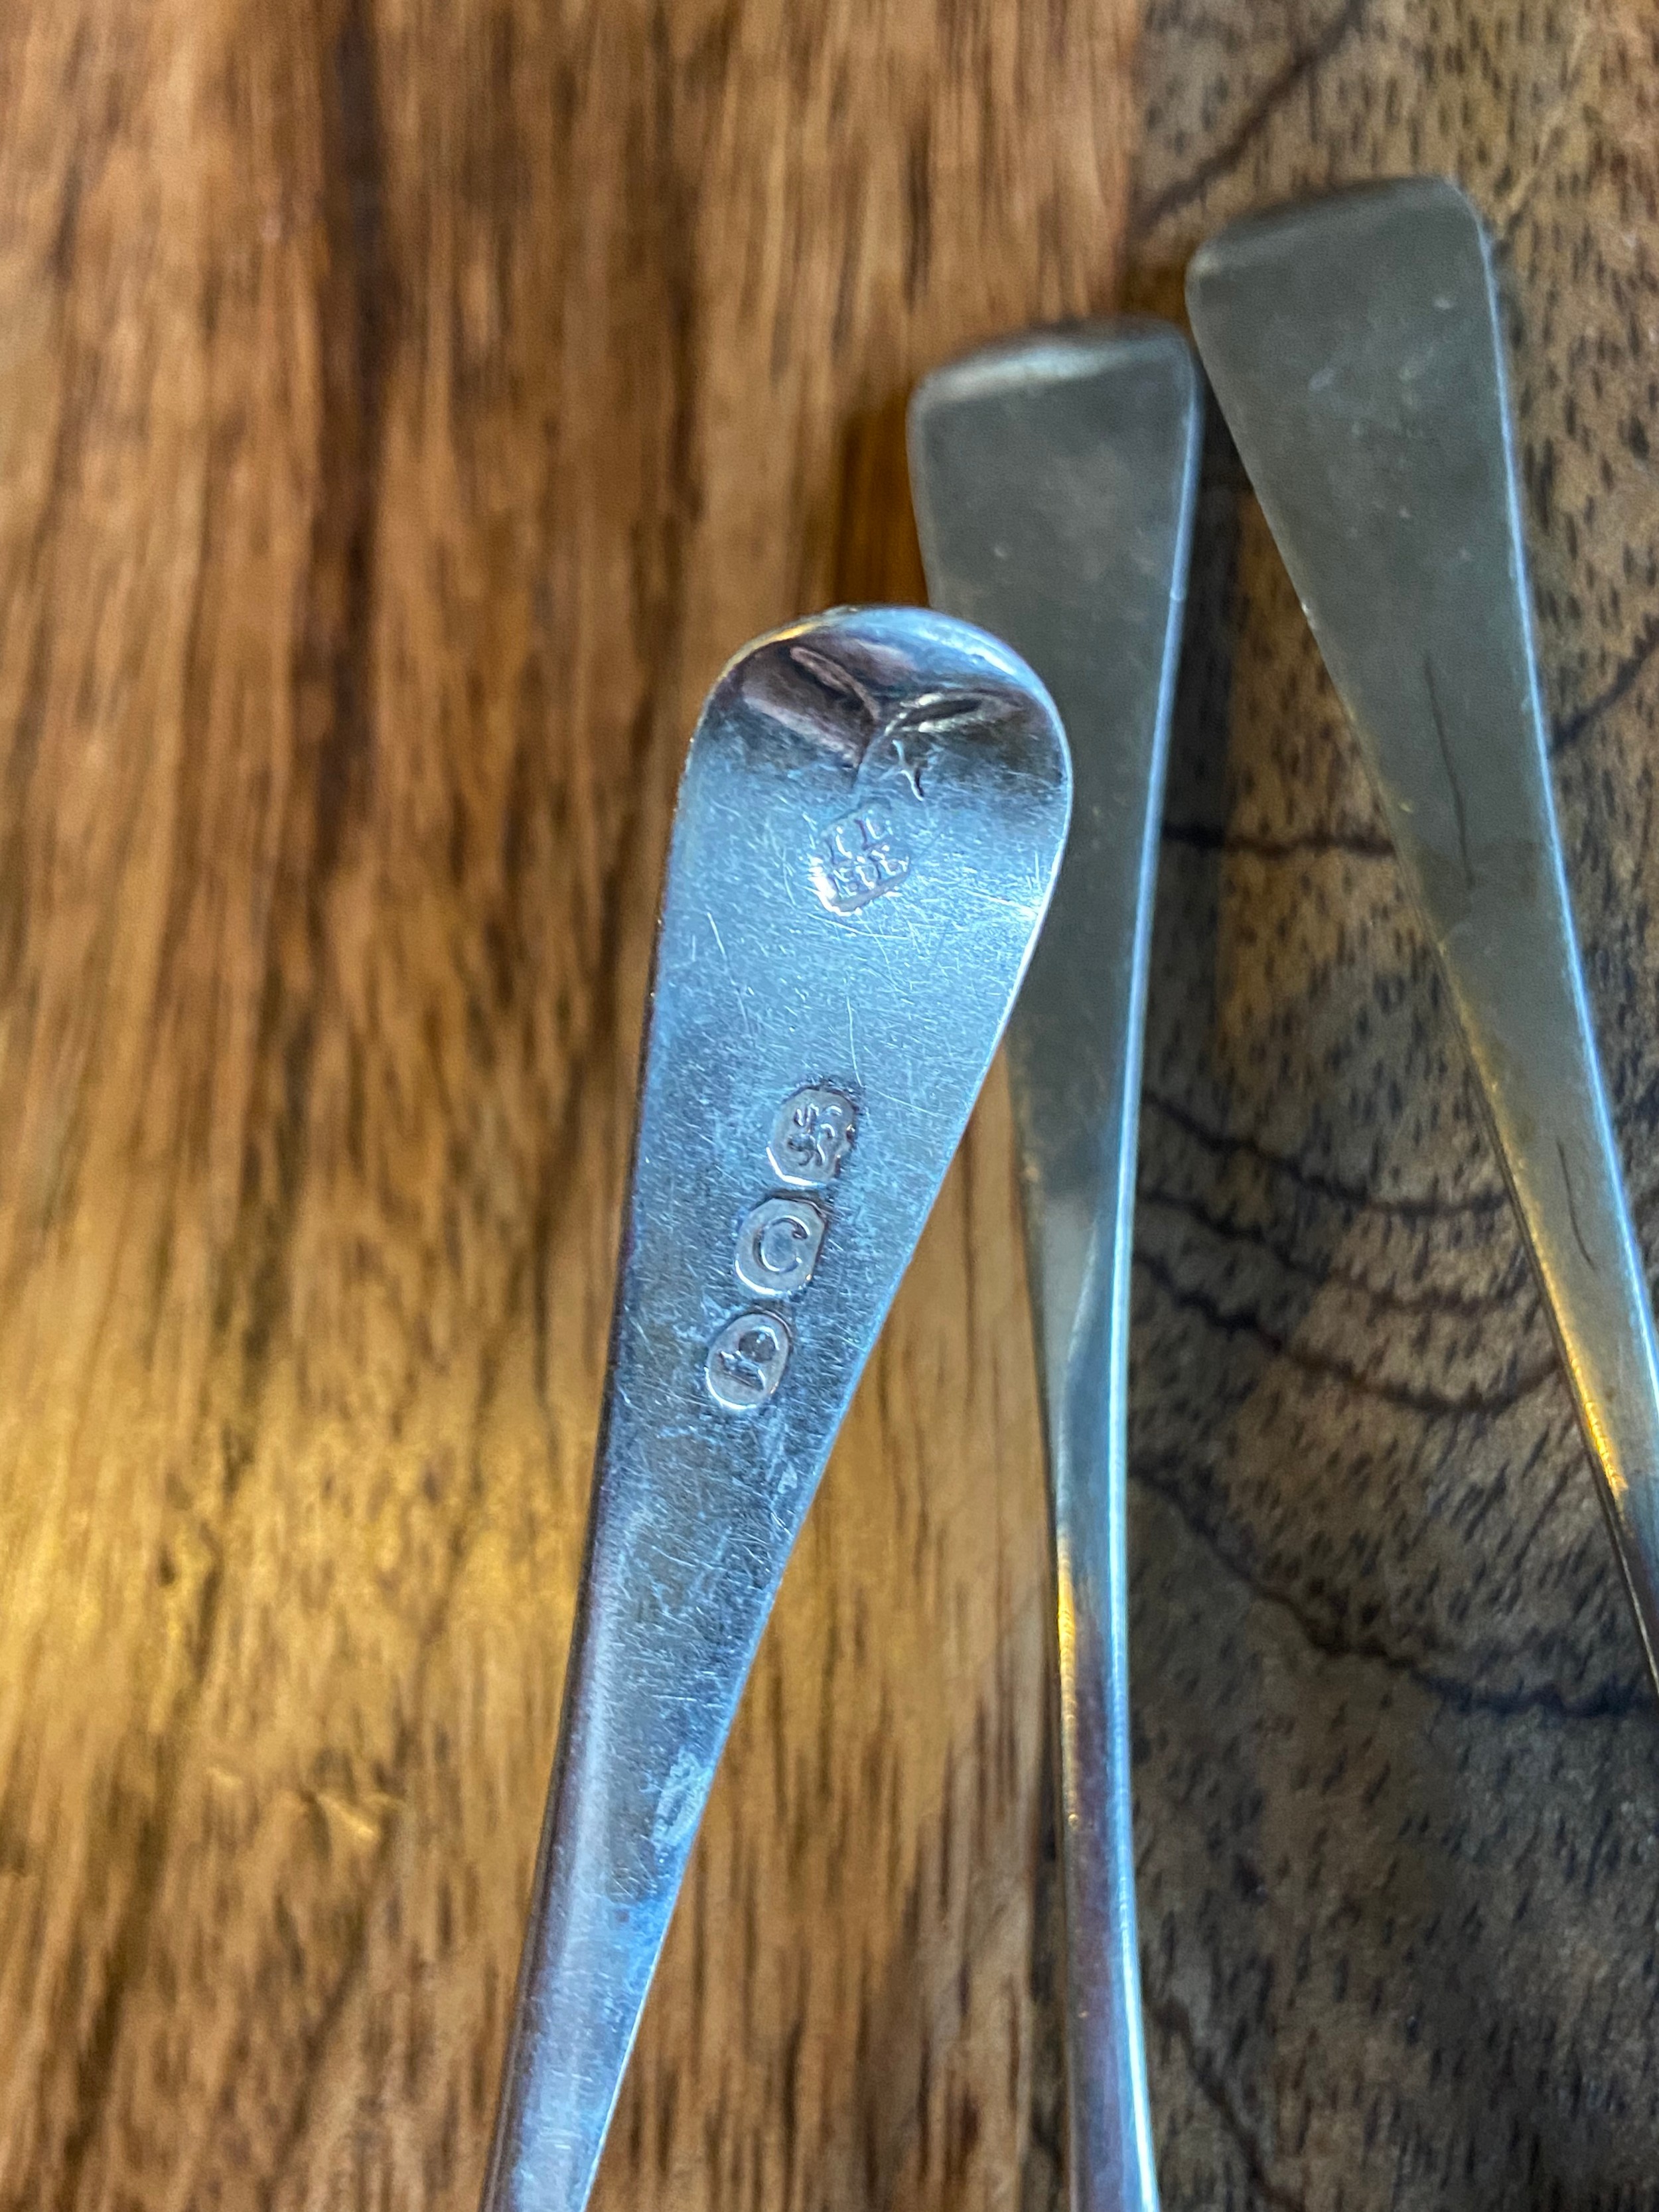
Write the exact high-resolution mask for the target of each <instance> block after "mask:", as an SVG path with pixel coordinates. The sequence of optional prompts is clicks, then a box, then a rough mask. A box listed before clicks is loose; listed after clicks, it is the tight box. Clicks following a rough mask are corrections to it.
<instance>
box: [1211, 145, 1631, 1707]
mask: <svg viewBox="0 0 1659 2212" xmlns="http://www.w3.org/2000/svg"><path fill="white" fill-rule="evenodd" d="M1187 291H1188V307H1189V308H1190V311H1191V314H1192V321H1193V329H1194V335H1195V336H1196V337H1197V340H1198V345H1199V350H1200V354H1201V355H1202V356H1203V360H1204V365H1205V367H1206V369H1207V370H1208V371H1209V374H1210V380H1211V382H1212V384H1213V386H1214V387H1215V392H1216V396H1217V398H1218V400H1219V401H1220V404H1221V408H1222V411H1223V413H1224V414H1225V416H1226V419H1227V422H1228V426H1229V428H1231V431H1232V434H1233V436H1234V439H1235V441H1237V446H1238V449H1239V452H1240V454H1241V455H1242V456H1243V461H1244V465H1245V467H1246V469H1247V470H1248V471H1249V475H1250V477H1251V480H1252V482H1253V483H1254V485H1255V490H1256V495H1257V496H1258V498H1259V499H1260V500H1261V507H1262V510H1263V512H1264V513H1265V514H1266V516H1267V521H1268V524H1269V526H1270V527H1271V528H1272V530H1273V536H1274V538H1276V539H1277V540H1278V543H1279V550H1280V552H1281V553H1282V554H1283V556H1284V558H1285V566H1286V567H1287V568H1288V569H1289V570H1290V573H1291V579H1292V580H1293V581H1294V583H1295V585H1296V588H1297V592H1298V594H1299V595H1300V597H1301V599H1302V603H1303V605H1304V607H1305V609H1306V610H1307V613H1308V618H1309V620H1310V623H1312V625H1313V629H1314V633H1315V635H1316V637H1317V638H1318V641H1319V644H1320V648H1321V650H1322V653H1323V654H1324V656H1325V660H1326V663H1327V665H1328V667H1329V669H1330V671H1331V674H1332V677H1333V678H1334V681H1335V684H1336V687H1337V690H1338V691H1339V692H1340V695H1341V697H1342V702H1343V705H1344V706H1345V708H1346V710H1347V713H1348V715H1349V718H1350V720H1352V724H1353V727H1354V730H1355V732H1356V733H1357V735H1358V739H1359V743H1360V744H1361V746H1362V748H1363V749H1364V754H1365V757H1366V758H1367V760H1368V762H1369V763H1370V768H1371V770H1372V773H1373V774H1374V775H1375V777H1376V782H1377V786H1378V787H1379V789H1380V791H1381V793H1382V797H1383V805H1384V808H1385V810H1386V811H1387V815H1388V819H1389V828H1390V829H1391V831H1392V833H1393V836H1394V842H1395V848H1396V849H1397V850H1398V853H1399V855H1400V862H1401V869H1402V872H1403V873H1404V875H1405V878H1406V880H1407V884H1408V885H1409V886H1410V889H1411V891H1412V895H1413V898H1414V900H1415V902H1416V904H1417V907H1418V910H1419V913H1420V914H1421V915H1422V917H1423V921H1424V925H1425V928H1426V929H1427V931H1428V933H1429V937H1430V939H1431V942H1432V944H1433V945H1434V949H1435V951H1436V953H1437V956H1438V957H1439V961H1440V965H1441V969H1442V972H1443V975H1444V977H1445V981H1446V986H1447V989H1448V991H1449V994H1450V997H1451V1001H1452V1005H1453V1006H1454V1008H1455V1012H1456V1015H1457V1019H1458V1022H1459V1024H1460V1026H1461V1028H1462V1033H1463V1036H1464V1038H1465V1041H1466V1042H1467V1043H1468V1049H1469V1053H1470V1054H1471V1057H1472V1058H1473V1060H1474V1066H1475V1069H1476V1072H1477V1073H1478V1075H1479V1077H1480V1090H1481V1093H1482V1096H1483V1097H1484V1099H1485V1102H1486V1111H1487V1113H1488V1115H1489V1116H1490V1119H1491V1124H1492V1133H1493V1135H1494V1137H1495V1138H1496V1140H1497V1146H1498V1157H1499V1158H1500V1159H1501V1160H1502V1162H1503V1165H1504V1174H1505V1176H1507V1178H1508V1180H1509V1183H1510V1188H1511V1190H1512V1191H1513V1193H1514V1195H1515V1200H1516V1206H1517V1207H1518V1209H1519V1212H1520V1215H1521V1220H1522V1227H1523V1230H1524V1232H1525V1237H1526V1241H1527V1245H1528V1250H1529V1251H1530V1254H1531V1256H1532V1260H1533V1263H1534V1267H1535V1268H1536V1270H1537V1273H1538V1277H1539V1279H1540V1282H1541V1285H1542V1288H1543V1292H1544V1297H1545V1301H1546V1304H1547V1308H1548V1311H1549V1315H1550V1317H1551V1321H1552V1322H1553V1327H1554V1330H1555V1334H1556V1337H1557V1340H1558V1341H1559V1346H1560V1349H1561V1354H1562V1358H1563V1360H1564V1363H1565V1367H1566V1370H1567V1376H1568V1378H1569V1381H1570V1383H1571V1388H1572V1393H1573V1397H1574V1400H1575V1401H1576V1404H1577V1410H1578V1414H1579V1418H1580V1420H1581V1423H1582V1425H1583V1431H1584V1436H1585V1438H1586V1441H1587V1442H1588V1443H1589V1449H1590V1452H1591V1455H1592V1456H1593V1458H1594V1460H1595V1465H1596V1468H1597V1469H1598V1471H1599V1473H1600V1474H1601V1492H1602V1497H1603V1499H1604V1502H1605V1504H1606V1506H1607V1516H1608V1519H1609V1522H1611V1524H1612V1528H1613V1538H1614V1541H1615V1543H1616V1545H1617V1547H1618V1553H1619V1558H1620V1563H1621V1565H1622V1566H1623V1569H1624V1572H1625V1577H1626V1582H1627V1583H1628V1585H1629V1589H1630V1595H1631V1598H1632V1604H1633V1607H1634V1609H1635V1613H1636V1619H1637V1624H1638V1628H1639V1630H1640V1632H1641V1636H1642V1641H1643V1645H1644V1650H1646V1653H1647V1657H1648V1663H1649V1667H1650V1669H1651V1668H1655V1663H1656V1662H1655V1655H1656V1650H1659V1356H1656V1350H1655V1343H1654V1332H1653V1321H1652V1315H1651V1311H1650V1305H1649V1300H1648V1290H1647V1283H1646V1279H1645V1277H1644V1273H1643V1268H1642V1264H1641V1258H1640V1255H1639V1253H1638V1249H1637V1245H1636V1239H1635V1236H1634V1233H1633V1231H1632V1225H1631V1218H1630V1210H1629V1206H1628V1205H1627V1203H1626V1196H1625V1189H1624V1182H1623V1178H1622V1176H1621V1174H1620V1164H1619V1157H1618V1153H1617V1151H1616V1149H1615V1146H1614V1143H1613V1130H1612V1126H1611V1123H1610V1121H1609V1118H1608V1114H1607V1100H1606V1097H1605V1094H1604V1092H1603V1090H1602V1085H1601V1069H1600V1067H1599V1066H1598V1063H1597V1060H1596V1055H1595V1041H1594V1038H1593V1036H1592V1034H1591V1028H1590V1020H1589V1006H1588V1004H1587V1002H1586V999H1585V994H1584V983H1583V972H1582V969H1581V968H1580V965H1579V958H1578V948H1577V939H1576V938H1575V936H1574V933H1573V927H1572V919H1571V908H1570V907H1569V903H1568V897H1567V884H1566V876H1565V868H1564V866H1563V861H1562V855H1561V843H1560V838H1559V835H1558V832H1557V829H1556V822H1555V809H1554V805H1553V798H1552V794H1551V788H1550V778H1549V767H1548V761H1547V752H1546V745H1545V736H1544V720H1543V714H1542V711H1541V705H1540V701H1539V696H1538V680H1537V674H1536V669H1535V665H1534V650H1533V637H1532V617H1531V608H1530V603H1529V599H1528V589H1527V576H1526V563H1525V558H1524V556H1523V552H1522V538H1521V522H1520V502H1519V496H1518V492H1517V489H1516V466H1515V453H1514V447H1513V439H1512V433H1511V429H1510V416H1509V407H1508V402H1507V395H1506V392H1505V388H1504V356H1503V345H1502V340H1501V336H1500V330H1499V321H1498V301H1497V293H1496V288H1495V286H1494V283H1493V280H1492V266H1491V259H1490V254H1489V251H1488V247H1487V243H1486V237H1485V234H1484V232H1483V231H1482V228H1481V226H1480V219H1479V217H1478V216H1476V214H1475V212H1474V209H1473V208H1472V207H1471V206H1470V204H1469V203H1468V200H1467V199H1466V198H1465V197H1464V196H1463V194H1462V192H1461V191H1458V190H1457V189H1456V187H1455V185H1451V184H1449V183H1448V182H1446V181H1444V180H1443V179H1433V178H1425V179H1412V180H1409V181H1407V182H1404V183H1397V184H1391V185H1382V186H1379V187H1375V188H1371V189H1369V190H1365V191H1355V192H1352V193H1345V194H1343V195H1341V196H1340V197H1335V198H1333V199H1328V200H1323V201H1319V202H1316V203H1314V204H1310V205H1308V206H1305V207H1297V208H1291V209H1288V210H1280V211H1279V212H1277V213H1275V214H1272V215H1268V216H1260V217H1256V218H1254V219H1252V220H1251V221H1249V222H1243V223H1239V224H1237V225H1235V226H1234V227H1233V228H1231V229H1229V230H1226V231H1224V232H1223V233H1222V234H1220V235H1219V236H1218V237H1217V238H1214V239H1212V240H1210V242H1209V243H1208V244H1207V245H1206V246H1203V247H1202V248H1201V249H1200V252H1198V253H1197V254H1196V255H1195V256H1194V259H1193V262H1192V264H1191V268H1190V270H1189V271H1188V287H1187Z"/></svg>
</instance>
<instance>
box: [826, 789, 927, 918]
mask: <svg viewBox="0 0 1659 2212" xmlns="http://www.w3.org/2000/svg"><path fill="white" fill-rule="evenodd" d="M811 872H812V883H813V886H814V888H815V889H816V890H817V895H818V896H819V898H820V899H822V900H823V903H824V905H825V906H826V907H828V908H829V911H830V913H831V914H841V915H846V914H857V913H858V912H859V910H860V908H862V907H866V906H868V905H869V904H870V902H871V901H872V899H878V898H884V897H885V896H886V894H887V893H888V892H889V891H893V890H897V889H898V887H899V885H900V884H902V882H903V881H904V878H906V876H908V874H909V872H910V855H909V853H908V850H907V849H906V848H905V846H904V843H903V842H902V839H901V838H900V837H899V836H897V834H896V831H895V830H894V829H893V828H892V825H891V823H890V822H889V820H888V817H887V813H886V810H885V809H884V808H883V807H880V806H860V807H855V808H854V811H853V812H852V813H850V814H843V815H842V817H841V819H840V820H839V821H838V822H832V823H830V824H829V828H828V829H826V830H825V831H824V833H823V836H821V837H820V838H819V839H818V842H817V851H816V852H815V853H814V854H812V858H811Z"/></svg>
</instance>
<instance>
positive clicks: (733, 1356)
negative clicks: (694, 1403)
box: [703, 1313, 793, 1413]
mask: <svg viewBox="0 0 1659 2212" xmlns="http://www.w3.org/2000/svg"><path fill="white" fill-rule="evenodd" d="M792 1341H793V1340H792V1339H791V1337H790V1334H789V1331H788V1329H787V1328H786V1326H785V1325H784V1319H783V1316H782V1315H781V1314H775V1313H744V1314H739V1315H738V1317H737V1319H736V1320H735V1321H729V1322H727V1323H726V1327H725V1328H723V1329H722V1330H721V1331H720V1334H719V1335H718V1336H717V1337H716V1338H715V1339H714V1342H713V1343H712V1344H711V1345H710V1346H709V1347H708V1363H707V1364H706V1366H705V1368H704V1370H703V1371H704V1373H705V1374H706V1376H708V1395H710V1397H712V1398H713V1399H714V1402H715V1404H716V1405H717V1406H724V1407H726V1409H727V1410H728V1411H729V1412H731V1413H750V1412H752V1410H753V1409H754V1407H757V1406H763V1405H764V1404H765V1403H766V1401H767V1400H768V1399H769V1397H770V1396H771V1395H772V1393H773V1392H774V1391H775V1389H777V1387H778V1385H779V1383H781V1382H782V1380H783V1370H784V1369H785V1368H786V1367H787V1365H788V1364H789V1353H790V1350H791V1347H792Z"/></svg>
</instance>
